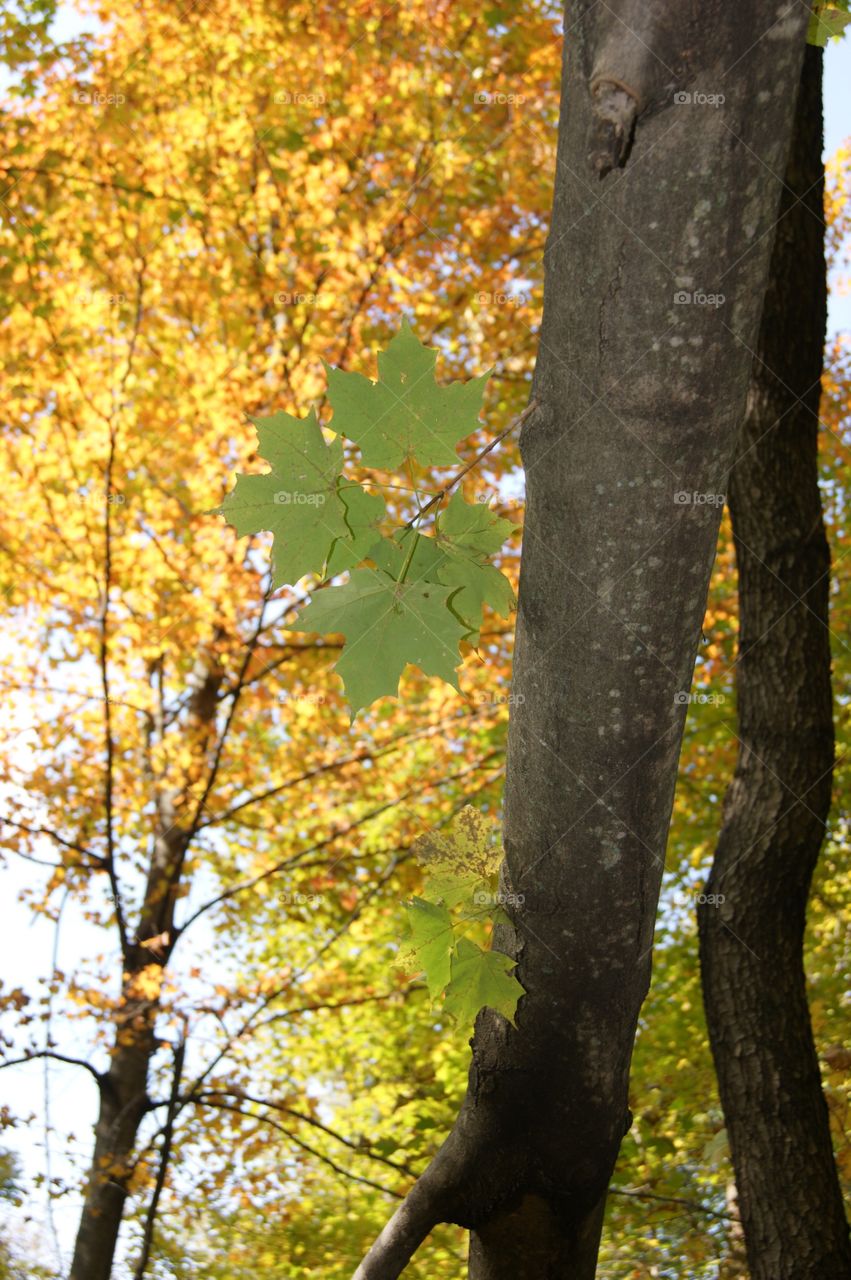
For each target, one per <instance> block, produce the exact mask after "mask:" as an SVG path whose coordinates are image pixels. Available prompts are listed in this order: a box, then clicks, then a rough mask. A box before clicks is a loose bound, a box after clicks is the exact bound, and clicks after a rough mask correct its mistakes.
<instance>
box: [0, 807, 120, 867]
mask: <svg viewBox="0 0 851 1280" xmlns="http://www.w3.org/2000/svg"><path fill="white" fill-rule="evenodd" d="M4 822H5V824H6V825H7V826H8V827H17V829H18V830H19V831H26V832H27V834H28V835H32V836H49V837H50V839H51V840H55V841H56V843H57V844H61V845H62V847H63V848H64V849H73V851H74V853H79V854H81V855H82V856H83V857H84V858H90V859H91V860H92V862H93V864H94V865H95V866H97V867H99V868H100V869H101V870H106V859H105V858H102V857H101V855H100V854H99V853H92V852H91V850H90V849H84V848H83V846H82V845H79V844H75V843H74V841H73V840H66V839H65V837H64V836H60V835H59V834H58V832H56V831H53V830H51V828H50V827H30V826H28V825H27V823H26V822H17V821H16V820H15V819H14V818H0V823H4ZM50 865H52V864H50Z"/></svg>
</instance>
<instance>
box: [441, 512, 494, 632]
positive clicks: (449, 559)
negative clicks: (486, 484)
mask: <svg viewBox="0 0 851 1280" xmlns="http://www.w3.org/2000/svg"><path fill="white" fill-rule="evenodd" d="M513 530H514V525H513V524H512V522H511V521H510V520H503V519H502V518H501V517H499V516H495V515H494V514H493V512H492V511H490V510H489V509H488V507H486V506H485V505H484V504H483V503H476V504H474V505H473V504H471V503H469V502H465V500H464V499H463V498H462V497H461V495H460V493H455V494H453V496H452V499H451V501H450V502H449V505H448V506H447V508H446V510H445V511H444V512H443V513H442V514H441V515H440V517H439V518H438V521H437V531H436V533H435V538H434V541H435V542H436V543H437V545H438V547H440V548H442V550H443V552H444V560H443V562H442V564H441V565H440V566H439V568H438V570H437V577H438V580H439V581H440V582H443V583H445V584H446V586H449V587H453V588H454V589H455V591H454V593H453V596H452V608H453V610H454V611H455V612H456V613H457V614H458V616H459V617H460V618H463V620H464V621H465V622H466V623H467V626H468V629H469V639H470V640H471V641H472V642H473V643H476V641H477V640H478V633H479V627H480V625H481V619H482V610H483V608H484V606H485V605H488V606H489V607H490V608H491V609H493V610H494V612H495V613H498V614H499V615H500V616H501V617H503V618H507V617H508V615H509V614H510V613H511V610H512V608H513V607H514V592H513V590H512V588H511V583H510V582H509V581H508V579H507V578H506V576H505V574H503V573H500V571H499V569H497V568H496V566H495V565H492V564H489V563H488V561H487V557H488V556H489V555H492V554H493V552H494V551H498V550H499V548H500V547H501V546H502V544H503V542H504V541H505V539H506V538H507V537H508V535H509V533H511V532H512V531H513Z"/></svg>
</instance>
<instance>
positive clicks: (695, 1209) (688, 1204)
mask: <svg viewBox="0 0 851 1280" xmlns="http://www.w3.org/2000/svg"><path fill="white" fill-rule="evenodd" d="M609 1195H610V1196H629V1197H630V1199H633V1200H658V1201H659V1202H660V1203H661V1204H679V1205H682V1206H683V1208H684V1209H688V1210H690V1212H692V1213H703V1214H705V1215H706V1217H708V1218H721V1219H722V1220H723V1221H725V1222H739V1221H740V1219H739V1218H737V1217H736V1216H735V1214H732V1213H721V1212H720V1211H719V1210H718V1209H710V1208H709V1206H708V1205H705V1204H701V1203H700V1201H699V1200H686V1199H685V1198H684V1197H683V1196H657V1195H654V1194H653V1192H652V1191H635V1190H633V1189H632V1187H609Z"/></svg>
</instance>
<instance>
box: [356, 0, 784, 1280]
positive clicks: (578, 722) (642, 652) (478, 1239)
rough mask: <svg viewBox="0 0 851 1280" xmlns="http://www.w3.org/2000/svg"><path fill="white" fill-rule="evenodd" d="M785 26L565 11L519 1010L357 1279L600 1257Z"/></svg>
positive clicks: (533, 570)
mask: <svg viewBox="0 0 851 1280" xmlns="http://www.w3.org/2000/svg"><path fill="white" fill-rule="evenodd" d="M806 20H807V10H806V8H805V6H804V5H801V4H798V3H790V4H782V3H781V4H778V3H777V0H743V2H742V3H738V4H735V5H734V4H722V3H719V2H718V0H701V2H700V3H698V2H696V0H694V2H692V0H689V2H688V3H686V4H674V3H672V2H671V0H655V3H654V2H648V0H612V2H611V3H607V4H603V5H601V4H597V3H595V2H594V0H572V2H570V3H568V4H567V12H566V22H565V28H566V32H567V38H566V42H565V46H566V47H565V55H566V60H565V67H564V79H563V89H562V117H561V124H560V129H559V148H558V160H557V170H556V176H555V192H554V207H553V216H552V224H551V231H550V236H549V241H548V246H547V252H546V279H545V303H544V318H543V326H542V332H541V339H540V350H539V355H538V363H537V368H536V374H535V385H534V395H535V396H536V398H537V400H538V402H539V405H538V407H537V408H536V410H535V412H534V414H533V415H532V416H531V417H530V418H529V419H528V421H527V422H526V424H525V426H524V429H523V433H522V437H521V449H522V455H523V461H524V464H525V468H526V475H527V493H528V504H527V514H526V525H525V532H524V544H523V561H522V570H521V580H520V604H519V612H518V620H517V647H516V656H515V665H514V692H515V694H516V695H518V696H517V697H516V698H515V699H514V704H513V709H512V716H511V725H510V733H509V754H508V768H507V778H506V796H505V848H506V861H505V865H504V868H503V874H504V878H505V882H506V887H507V888H509V889H511V890H513V891H514V893H515V894H517V895H523V896H524V899H525V901H524V903H523V905H522V907H518V908H515V910H514V912H513V915H514V928H513V929H508V928H507V927H505V928H503V929H502V930H501V933H500V936H499V937H498V939H497V941H498V945H500V946H501V947H502V948H503V949H504V950H506V951H508V952H509V953H510V954H512V955H514V956H515V957H516V958H517V960H518V970H517V974H518V977H519V979H520V981H521V982H522V984H523V986H524V987H525V988H526V992H527V994H526V996H525V997H524V999H523V1000H522V1001H521V1004H520V1007H519V1012H518V1018H517V1023H518V1026H517V1030H514V1029H513V1028H512V1027H510V1026H509V1025H508V1024H507V1023H506V1022H505V1021H504V1020H503V1019H501V1018H500V1017H499V1016H497V1015H496V1014H492V1013H491V1012H490V1011H484V1012H483V1013H482V1014H480V1016H479V1018H478V1020H477V1024H476V1031H475V1037H474V1040H473V1058H472V1065H471V1068H470V1077H469V1085H468V1091H467V1096H466V1098H465V1101H464V1104H463V1106H462V1109H461V1112H460V1114H459V1117H458V1120H457V1122H456V1124H455V1126H454V1127H453V1130H452V1132H451V1133H450V1135H449V1137H448V1138H447V1140H446V1142H445V1143H444V1145H443V1147H442V1148H441V1149H440V1151H439V1152H438V1154H437V1156H436V1157H435V1160H434V1161H433V1162H432V1164H431V1165H430V1166H429V1168H428V1169H427V1170H426V1172H425V1173H424V1174H423V1176H422V1178H421V1179H420V1180H419V1182H418V1183H417V1184H416V1186H415V1187H414V1189H413V1190H412V1192H411V1194H410V1196H409V1197H408V1199H407V1200H406V1201H405V1202H404V1204H403V1205H402V1206H401V1207H400V1209H399V1210H398V1211H397V1213H396V1214H395V1215H394V1217H393V1218H392V1219H391V1220H390V1222H389V1223H388V1225H387V1227H386V1228H385V1230H384V1231H383V1232H382V1234H381V1236H380V1237H379V1238H378V1240H377V1241H376V1243H375V1244H374V1245H373V1248H372V1249H371V1250H370V1252H369V1254H368V1255H367V1257H366V1258H365V1259H364V1261H363V1262H362V1264H361V1266H360V1267H359V1268H358V1271H357V1273H356V1275H357V1277H358V1280H393V1278H394V1277H396V1276H398V1275H399V1274H400V1272H401V1271H402V1270H403V1268H404V1266H405V1264H406V1262H407V1260H408V1258H409V1257H410V1256H411V1254H412V1252H413V1251H414V1249H415V1248H416V1247H417V1245H418V1244H419V1243H420V1241H421V1240H422V1239H423V1238H424V1237H425V1235H426V1234H427V1233H428V1231H429V1230H430V1229H431V1227H432V1226H433V1225H434V1224H435V1223H436V1222H438V1221H451V1222H456V1223H459V1224H461V1225H462V1226H466V1227H468V1228H470V1230H471V1232H472V1237H471V1248H470V1275H471V1277H473V1278H474V1280H503V1278H505V1280H508V1278H509V1277H510V1278H511V1280H551V1278H552V1280H555V1278H556V1277H558V1278H559V1280H567V1278H569V1280H586V1278H588V1280H590V1277H593V1275H594V1273H595V1268H596V1258H597V1250H598V1243H599V1237H600V1229H601V1222H602V1216H603V1210H604V1204H605V1195H606V1186H607V1184H608V1181H609V1178H610V1175H611V1172H612V1169H613V1166H614V1162H615V1158H616V1156H617V1152H618V1148H619V1146H620V1142H621V1139H622V1137H623V1134H624V1133H625V1131H626V1129H627V1127H628V1125H629V1123H630V1116H629V1113H628V1109H627V1086H628V1078H629V1065H630V1058H631V1053H632V1045H633V1039H634V1035H635V1028H636V1023H637V1019H638V1014H639V1010H640V1007H641V1004H642V1001H643V999H644V997H645V994H646V992H647V988H648V984H649V977H650V956H651V947H652V939H653V928H654V917H655V911H656V905H657V899H658V892H659V886H660V881H661V874H662V869H663V856H664V849H665V841H666V836H667V830H668V825H669V821H670V813H671V806H672V799H673V792H674V785H675V780H676V771H677V759H678V755H679V748H680V741H681V736H682V729H683V720H684V713H685V707H684V705H683V701H684V696H683V695H684V693H685V691H687V690H688V689H689V687H690V683H691V676H692V669H693V665H694V659H695V654H696V651H697V645H698V641H699V637H700V626H701V621H702V618H703V610H704V605H705V599H706V591H707V585H708V580H709V574H710V570H711V566H712V561H713V556H714V553H715V547H716V539H717V533H718V525H719V520H720V514H721V503H720V502H716V501H715V497H716V495H719V494H723V493H724V491H725V488H726V479H727V475H728V473H729V470H730V466H731V464H732V461H733V456H734V450H735V444H736V440H737V436H738V431H739V427H740V425H741V421H742V415H743V412H744V406H745V398H746V393H747V387H748V376H749V373H750V357H749V354H748V351H747V346H751V347H752V346H753V344H754V342H755V341H756V337H757V333H758V326H759V318H760V311H761V307H762V299H763V294H764V291H765V286H766V280H767V272H768V263H769V254H770V249H771V236H772V229H773V226H774V223H775V219H776V215H777V209H778V201H779V196H780V188H781V184H780V181H779V179H778V178H777V177H775V175H776V174H778V173H782V172H783V169H784V166H785V163H786V156H787V153H788V149H789V140H790V136H791V125H792V115H793V108H794V101H795V93H796V87H797V84H798V79H799V75H800V67H801V60H802V57H803V51H804V37H805V27H806ZM683 95H686V97H684V96H683ZM722 96H723V99H724V100H723V101H719V100H718V99H719V98H720V97H722ZM722 280H723V286H722V284H721V282H722ZM681 291H682V292H681ZM722 291H723V293H724V294H725V296H726V300H725V302H724V304H723V305H717V299H716V300H715V304H713V303H711V302H707V300H706V295H709V294H716V293H720V292H722ZM678 295H679V300H678ZM686 295H687V296H688V299H689V301H688V302H686V301H684V300H683V298H684V297H685V296H686ZM742 340H744V343H745V344H747V345H746V346H743V345H742ZM677 695H680V696H679V697H678V696H677Z"/></svg>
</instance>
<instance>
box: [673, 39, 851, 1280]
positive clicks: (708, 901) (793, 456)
mask: <svg viewBox="0 0 851 1280" xmlns="http://www.w3.org/2000/svg"><path fill="white" fill-rule="evenodd" d="M822 57H823V55H822V51H821V49H819V48H815V47H812V46H811V47H808V48H807V51H806V55H805V58H804V66H803V70H802V75H801V85H800V90H799V93H798V101H797V106H796V115H795V130H794V133H793V139H792V147H791V151H790V155H789V160H788V163H787V167H786V175H785V181H784V190H783V195H782V198H781V209H780V218H779V219H778V223H777V228H776V230H775V233H774V249H773V253H772V259H771V278H770V283H769V288H768V290H767V293H766V301H765V307H764V310H763V316H762V323H761V329H760V335H759V341H758V343H757V346H756V349H755V351H754V363H753V370H752V374H751V388H750V393H749V397H748V412H747V416H746V420H745V426H744V430H743V432H742V438H741V441H740V444H739V448H738V453H737V457H736V463H735V465H734V467H733V470H732V472H731V474H730V499H729V500H730V512H731V516H732V523H733V537H734V543H735V548H736V559H737V563H738V572H739V603H740V632H739V656H738V662H737V667H736V671H737V691H738V722H739V728H738V736H739V755H738V759H737V762H736V772H735V776H734V778H733V782H732V784H731V786H730V789H729V791H728V793H727V797H726V800H725V809H724V825H723V827H722V829H721V834H720V837H719V843H718V850H717V852H716V855H715V860H714V862H713V865H712V872H711V874H710V876H709V880H708V882H707V892H706V895H705V901H704V903H703V904H702V905H701V907H700V909H699V911H698V919H699V921H700V927H701V972H702V975H703V985H704V992H705V998H706V1013H707V1021H708V1027H709V1034H710V1037H711V1041H712V1047H713V1054H714V1058H715V1064H716V1069H717V1071H718V1078H719V1084H720V1090H721V1100H722V1102H723V1105H724V1114H725V1117H726V1120H727V1127H728V1130H729V1133H730V1139H731V1144H732V1150H733V1161H734V1166H735V1170H736V1186H737V1190H738V1199H739V1206H740V1210H741V1214H742V1220H743V1225H744V1231H745V1239H746V1241H747V1247H748V1260H749V1264H750V1269H751V1274H752V1276H754V1277H755V1280H761V1278H764V1280H769V1277H771V1280H779V1278H780V1277H783V1276H789V1277H792V1276H794V1277H796V1278H798V1277H800V1278H803V1277H805V1276H812V1277H814V1280H815V1277H818V1276H825V1275H836V1276H840V1275H851V1240H849V1235H848V1224H847V1222H846V1219H845V1212H844V1208H843V1204H842V1195H841V1191H840V1188H839V1185H838V1182H837V1178H836V1170H835V1167H834V1160H833V1149H832V1144H831V1140H830V1128H829V1123H828V1112H827V1106H826V1104H825V1100H824V1096H823V1094H822V1089H821V1079H820V1073H819V1065H818V1058H817V1056H816V1050H815V1045H814V1043H813V1038H812V1030H811V1027H810V1014H809V1007H808V1003H807V992H806V979H805V974H804V965H803V937H804V923H805V918H806V910H807V900H808V897H809V890H810V882H811V879H812V875H813V871H814V869H815V866H816V862H817V859H818V855H819V850H820V848H821V843H822V839H823V837H824V830H825V823H826V821H827V815H828V811H829V809H830V800H831V790H832V787H831V783H832V774H833V754H834V739H833V705H832V697H831V684H830V666H831V652H830V634H831V633H830V619H829V614H828V596H829V586H830V555H829V551H828V544H827V536H826V534H825V529H824V523H823V521H822V514H821V495H820V494H819V488H818V428H819V416H818V413H819V400H820V394H821V370H822V352H823V346H824V329H825V320H826V292H827V291H826V282H825V262H824V222H823V213H822V207H823V195H824V192H823V167H822V159H821V150H822V123H821V81H822V65H821V64H822ZM837 643H838V644H840V645H842V644H844V641H843V640H842V639H841V638H839V637H837Z"/></svg>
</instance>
